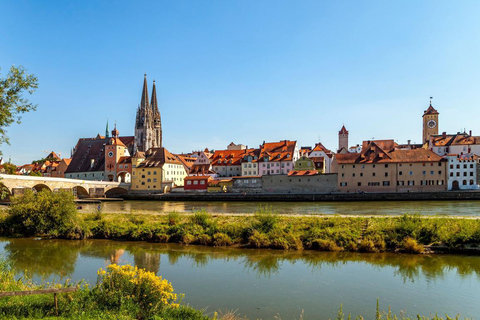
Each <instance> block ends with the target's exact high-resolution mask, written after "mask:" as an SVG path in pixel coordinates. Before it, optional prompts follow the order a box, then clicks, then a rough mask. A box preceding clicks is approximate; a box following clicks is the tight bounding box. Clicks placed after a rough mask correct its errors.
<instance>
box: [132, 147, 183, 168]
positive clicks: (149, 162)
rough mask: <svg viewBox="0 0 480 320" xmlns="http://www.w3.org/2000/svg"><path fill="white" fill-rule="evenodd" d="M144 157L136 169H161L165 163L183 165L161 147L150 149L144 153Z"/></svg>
mask: <svg viewBox="0 0 480 320" xmlns="http://www.w3.org/2000/svg"><path fill="white" fill-rule="evenodd" d="M145 156H146V158H145V160H144V161H142V162H141V163H140V164H139V165H138V166H137V168H153V167H155V168H158V167H162V166H163V165H164V164H165V163H170V164H179V165H183V163H182V162H181V161H180V160H178V158H177V157H176V156H174V155H173V154H171V153H170V152H169V151H168V150H167V149H166V148H163V147H162V148H151V149H149V150H148V151H147V152H146V154H145Z"/></svg>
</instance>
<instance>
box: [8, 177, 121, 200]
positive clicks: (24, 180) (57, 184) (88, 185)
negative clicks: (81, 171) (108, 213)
mask: <svg viewBox="0 0 480 320" xmlns="http://www.w3.org/2000/svg"><path fill="white" fill-rule="evenodd" d="M0 183H1V184H2V185H3V186H5V187H6V188H7V189H8V191H9V192H10V194H11V195H16V194H23V192H24V191H25V189H34V190H36V191H40V190H44V189H47V190H50V191H53V192H55V191H59V190H68V191H72V192H73V194H74V195H75V197H77V198H80V199H82V198H99V197H115V196H119V195H122V194H126V193H128V191H129V190H130V184H129V183H121V182H109V181H90V180H79V179H65V178H51V177H34V176H20V175H9V174H0Z"/></svg>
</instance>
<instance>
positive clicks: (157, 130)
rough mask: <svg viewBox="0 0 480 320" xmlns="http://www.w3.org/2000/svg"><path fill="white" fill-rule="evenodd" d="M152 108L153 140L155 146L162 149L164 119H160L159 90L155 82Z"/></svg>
mask: <svg viewBox="0 0 480 320" xmlns="http://www.w3.org/2000/svg"><path fill="white" fill-rule="evenodd" d="M150 105H151V106H152V114H153V128H154V131H153V138H154V141H155V143H154V145H155V148H161V147H162V119H161V117H160V111H159V110H158V104H157V89H156V88H155V80H153V89H152V102H151V103H150Z"/></svg>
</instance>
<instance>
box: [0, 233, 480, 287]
mask: <svg viewBox="0 0 480 320" xmlns="http://www.w3.org/2000/svg"><path fill="white" fill-rule="evenodd" d="M1 242H3V244H4V248H3V251H4V252H3V254H4V256H5V257H6V258H7V259H8V260H10V261H11V262H13V263H14V265H15V267H16V269H17V270H25V271H26V272H27V273H28V274H29V275H32V276H41V277H48V276H55V277H60V278H65V277H69V276H71V275H72V274H73V272H74V270H75V267H76V264H77V260H79V259H81V258H80V257H90V258H97V259H101V260H103V261H105V262H106V263H124V262H125V261H126V260H124V259H123V258H122V257H124V256H125V255H129V256H132V257H133V262H134V263H135V265H137V266H138V267H140V268H145V269H147V270H149V271H152V272H155V273H159V272H160V270H161V257H162V256H164V257H166V258H167V259H168V263H169V264H170V265H176V264H177V263H179V261H180V260H181V259H183V260H187V261H190V262H191V265H192V266H193V267H196V268H207V267H208V265H209V264H210V263H212V262H213V261H217V260H219V261H222V260H223V261H225V262H230V263H232V262H235V263H237V264H240V265H242V266H243V267H244V270H246V271H247V272H252V273H255V274H256V276H257V277H259V278H269V277H271V276H272V275H275V274H277V273H279V272H280V271H281V269H282V266H283V265H284V264H285V262H289V263H291V264H303V265H305V266H306V267H307V268H308V270H310V271H311V272H313V273H315V272H319V271H320V270H321V269H322V268H324V267H329V268H337V269H338V268H341V267H342V266H345V265H346V264H353V263H356V264H368V265H370V266H372V267H375V268H385V267H391V268H393V270H394V274H395V275H396V276H400V277H401V278H402V279H403V281H404V282H415V281H416V280H417V279H420V278H421V279H423V278H426V279H441V278H443V277H444V276H445V274H446V273H448V272H451V271H456V273H457V274H458V275H459V276H460V277H466V276H470V275H472V274H474V275H476V276H477V277H479V278H480V263H479V262H480V257H479V256H462V255H401V254H391V253H377V254H359V253H350V252H315V251H276V250H256V249H238V248H213V247H203V246H182V245H177V244H158V243H148V242H116V241H108V240H83V241H68V240H33V239H3V240H0V243H1ZM0 248H1V247H0ZM0 253H2V249H0ZM127 260H128V259H127Z"/></svg>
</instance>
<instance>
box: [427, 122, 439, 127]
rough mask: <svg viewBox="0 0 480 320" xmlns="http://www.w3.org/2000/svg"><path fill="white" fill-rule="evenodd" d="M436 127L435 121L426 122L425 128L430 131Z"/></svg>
mask: <svg viewBox="0 0 480 320" xmlns="http://www.w3.org/2000/svg"><path fill="white" fill-rule="evenodd" d="M436 126H437V123H436V122H435V120H429V121H428V122H427V127H429V128H430V129H433V128H435V127H436Z"/></svg>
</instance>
